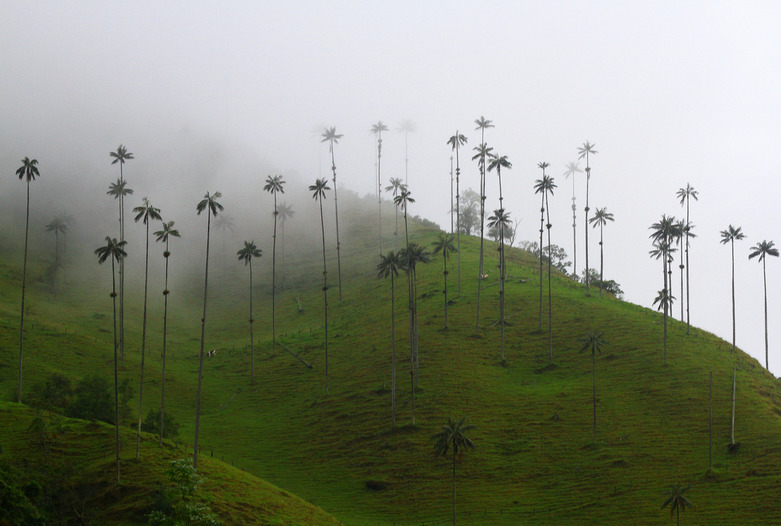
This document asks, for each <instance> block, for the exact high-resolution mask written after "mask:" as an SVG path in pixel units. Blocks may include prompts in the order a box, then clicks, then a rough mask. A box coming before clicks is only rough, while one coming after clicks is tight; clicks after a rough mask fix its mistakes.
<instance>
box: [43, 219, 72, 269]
mask: <svg viewBox="0 0 781 526" xmlns="http://www.w3.org/2000/svg"><path fill="white" fill-rule="evenodd" d="M46 231H47V232H54V266H55V267H59V266H60V234H62V235H63V236H64V235H65V234H67V233H68V223H67V222H65V220H64V219H63V218H61V217H55V218H54V219H52V220H51V221H49V223H48V224H47V225H46Z"/></svg>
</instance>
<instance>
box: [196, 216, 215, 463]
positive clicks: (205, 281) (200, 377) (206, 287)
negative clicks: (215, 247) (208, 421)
mask: <svg viewBox="0 0 781 526" xmlns="http://www.w3.org/2000/svg"><path fill="white" fill-rule="evenodd" d="M206 214H207V215H206V270H205V272H204V278H203V317H202V318H201V352H200V356H199V360H198V391H197V393H196V396H195V442H194V443H193V467H194V468H195V469H198V432H199V431H200V429H201V428H200V422H201V385H202V384H203V346H204V340H205V338H206V296H207V292H208V290H209V244H210V242H211V212H210V210H209V208H208V207H207V208H206Z"/></svg>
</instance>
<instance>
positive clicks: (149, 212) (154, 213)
mask: <svg viewBox="0 0 781 526" xmlns="http://www.w3.org/2000/svg"><path fill="white" fill-rule="evenodd" d="M133 213H134V214H136V217H135V218H134V221H135V222H136V223H138V221H139V220H143V222H144V225H146V252H145V255H144V316H143V322H142V323H141V383H140V385H139V388H138V427H137V428H136V460H138V455H139V451H140V448H141V415H142V414H143V412H142V409H143V405H142V404H143V403H144V357H145V355H146V353H145V351H146V305H147V291H148V286H147V285H148V283H149V223H150V222H152V221H162V220H163V218H162V217H161V216H160V209H159V208H155V207H154V206H152V204H151V203H150V202H149V199H147V198H146V197H144V199H143V204H142V205H141V206H137V207H135V208H134V209H133Z"/></svg>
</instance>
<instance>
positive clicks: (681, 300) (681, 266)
mask: <svg viewBox="0 0 781 526" xmlns="http://www.w3.org/2000/svg"><path fill="white" fill-rule="evenodd" d="M678 250H679V251H681V244H680V243H678ZM680 257H681V262H680V263H679V264H678V269H680V271H681V298H680V304H681V323H683V266H684V265H683V251H681V253H680Z"/></svg>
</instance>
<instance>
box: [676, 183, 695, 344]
mask: <svg viewBox="0 0 781 526" xmlns="http://www.w3.org/2000/svg"><path fill="white" fill-rule="evenodd" d="M676 196H677V197H678V199H680V200H681V206H684V205H685V206H686V225H687V229H686V263H685V265H686V334H688V333H689V326H690V318H689V238H691V237H694V235H693V234H692V233H691V229H692V224H691V220H690V217H689V203H690V201H691V200H692V199H694V200H695V201H698V200H699V192H697V190H695V189H694V187H693V186H692V185H690V184H689V183H686V188H679V189H678V192H677V193H676ZM681 299H683V298H681Z"/></svg>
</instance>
